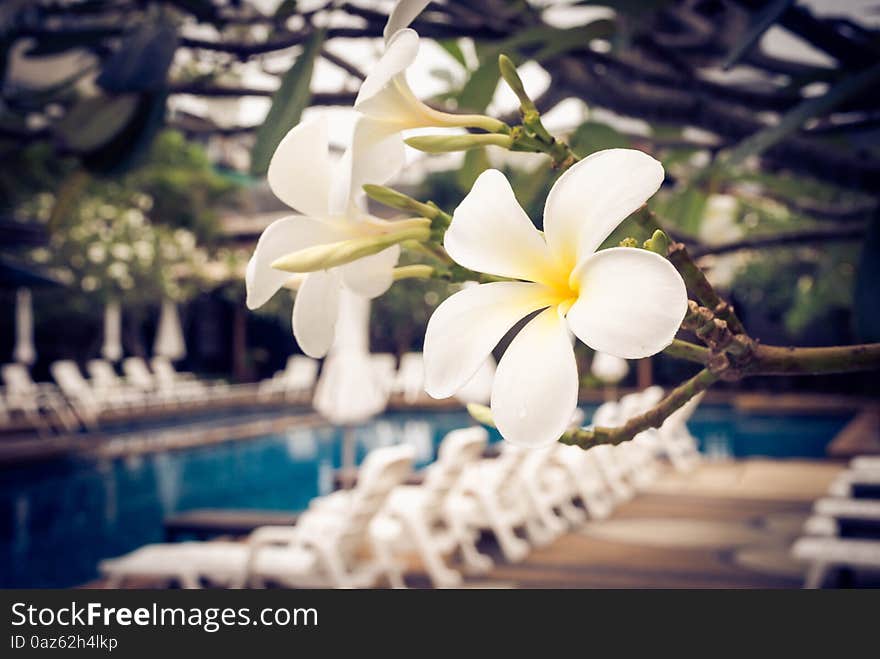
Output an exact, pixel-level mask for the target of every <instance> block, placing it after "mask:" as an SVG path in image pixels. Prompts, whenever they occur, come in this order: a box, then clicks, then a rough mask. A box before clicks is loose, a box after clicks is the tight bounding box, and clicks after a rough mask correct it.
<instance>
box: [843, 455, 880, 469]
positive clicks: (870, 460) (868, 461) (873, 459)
mask: <svg viewBox="0 0 880 659" xmlns="http://www.w3.org/2000/svg"><path fill="white" fill-rule="evenodd" d="M849 468H850V470H851V471H866V472H877V473H880V455H858V456H856V457H854V458H853V459H852V460H850V461H849Z"/></svg>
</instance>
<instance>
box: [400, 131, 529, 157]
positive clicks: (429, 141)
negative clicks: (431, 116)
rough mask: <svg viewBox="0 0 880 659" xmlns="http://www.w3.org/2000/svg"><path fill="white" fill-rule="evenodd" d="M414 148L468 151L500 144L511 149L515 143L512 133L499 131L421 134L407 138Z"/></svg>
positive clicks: (444, 151) (446, 151)
mask: <svg viewBox="0 0 880 659" xmlns="http://www.w3.org/2000/svg"><path fill="white" fill-rule="evenodd" d="M405 141H406V143H407V144H409V145H410V146H411V147H412V148H414V149H418V150H419V151H425V152H426V153H448V152H450V151H467V150H468V149H476V148H479V147H481V146H489V145H494V146H500V147H502V148H504V149H509V148H510V147H511V146H512V145H513V138H511V137H510V135H500V134H497V133H479V134H475V133H468V134H466V135H420V136H418V137H410V138H409V139H407V140H405Z"/></svg>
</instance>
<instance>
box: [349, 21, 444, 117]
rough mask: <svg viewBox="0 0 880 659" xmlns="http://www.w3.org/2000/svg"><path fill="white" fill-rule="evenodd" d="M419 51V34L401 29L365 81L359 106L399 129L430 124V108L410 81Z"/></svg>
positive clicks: (359, 93) (356, 105)
mask: <svg viewBox="0 0 880 659" xmlns="http://www.w3.org/2000/svg"><path fill="white" fill-rule="evenodd" d="M418 52H419V35H418V34H416V33H415V32H414V31H413V30H410V29H405V30H399V31H398V32H396V33H395V34H394V35H393V36H392V37H391V40H390V41H389V42H388V47H387V48H386V49H385V52H384V53H383V55H382V57H381V58H379V61H378V62H377V63H376V66H375V67H374V68H373V70H372V71H370V74H369V75H368V76H367V78H366V80H364V81H363V83H362V84H361V89H360V91H359V92H358V96H357V99H355V102H354V108H355V110H358V111H359V112H362V113H363V114H365V115H367V116H368V117H372V118H374V119H376V120H378V121H384V122H386V123H393V124H397V126H398V128H399V129H403V128H418V127H420V126H430V125H431V124H432V122H431V120H430V110H429V108H428V107H427V106H426V105H424V104H423V103H422V102H421V101H419V100H418V98H416V96H415V94H413V92H412V90H411V89H410V88H409V85H408V84H407V82H406V73H405V72H406V69H407V67H408V66H409V65H410V64H412V63H413V61H415V59H416V55H417V54H418Z"/></svg>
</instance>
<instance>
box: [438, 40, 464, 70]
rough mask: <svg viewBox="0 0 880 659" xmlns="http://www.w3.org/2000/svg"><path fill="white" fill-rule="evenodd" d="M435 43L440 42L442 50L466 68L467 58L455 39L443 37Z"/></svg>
mask: <svg viewBox="0 0 880 659" xmlns="http://www.w3.org/2000/svg"><path fill="white" fill-rule="evenodd" d="M437 43H439V44H440V47H441V48H443V50H445V51H446V52H447V53H449V54H450V55H452V57H453V59H455V61H456V62H458V63H459V64H461V65H462V66H463V67H465V68H467V59H465V56H464V52H463V51H462V49H461V46H459V45H458V40H457V39H443V40H442V41H438V42H437Z"/></svg>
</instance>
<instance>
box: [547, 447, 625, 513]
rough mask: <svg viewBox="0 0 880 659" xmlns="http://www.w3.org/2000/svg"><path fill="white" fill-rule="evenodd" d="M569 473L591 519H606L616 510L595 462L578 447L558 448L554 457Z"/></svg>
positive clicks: (612, 497) (611, 495)
mask: <svg viewBox="0 0 880 659" xmlns="http://www.w3.org/2000/svg"><path fill="white" fill-rule="evenodd" d="M553 457H554V459H555V461H556V462H557V464H559V465H560V466H561V467H562V468H563V469H565V470H566V471H567V472H568V475H569V478H571V481H572V483H573V484H574V487H575V489H576V491H577V494H578V496H579V498H580V501H581V504H582V505H583V507H584V509H586V511H587V514H588V515H589V516H590V518H591V519H605V518H606V517H608V515H610V514H611V511H613V510H614V496H613V494H612V493H611V491H610V489H609V488H608V486H607V485H606V483H605V481H604V479H603V478H602V474H601V473H600V472H599V469H598V467H597V466H596V464H595V462H594V461H593V460H592V459H591V458H590V457H589V456H588V455H587V451H584V450H583V449H581V448H578V447H577V446H566V445H565V444H559V445H557V446H556V454H555V455H554V456H553Z"/></svg>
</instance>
